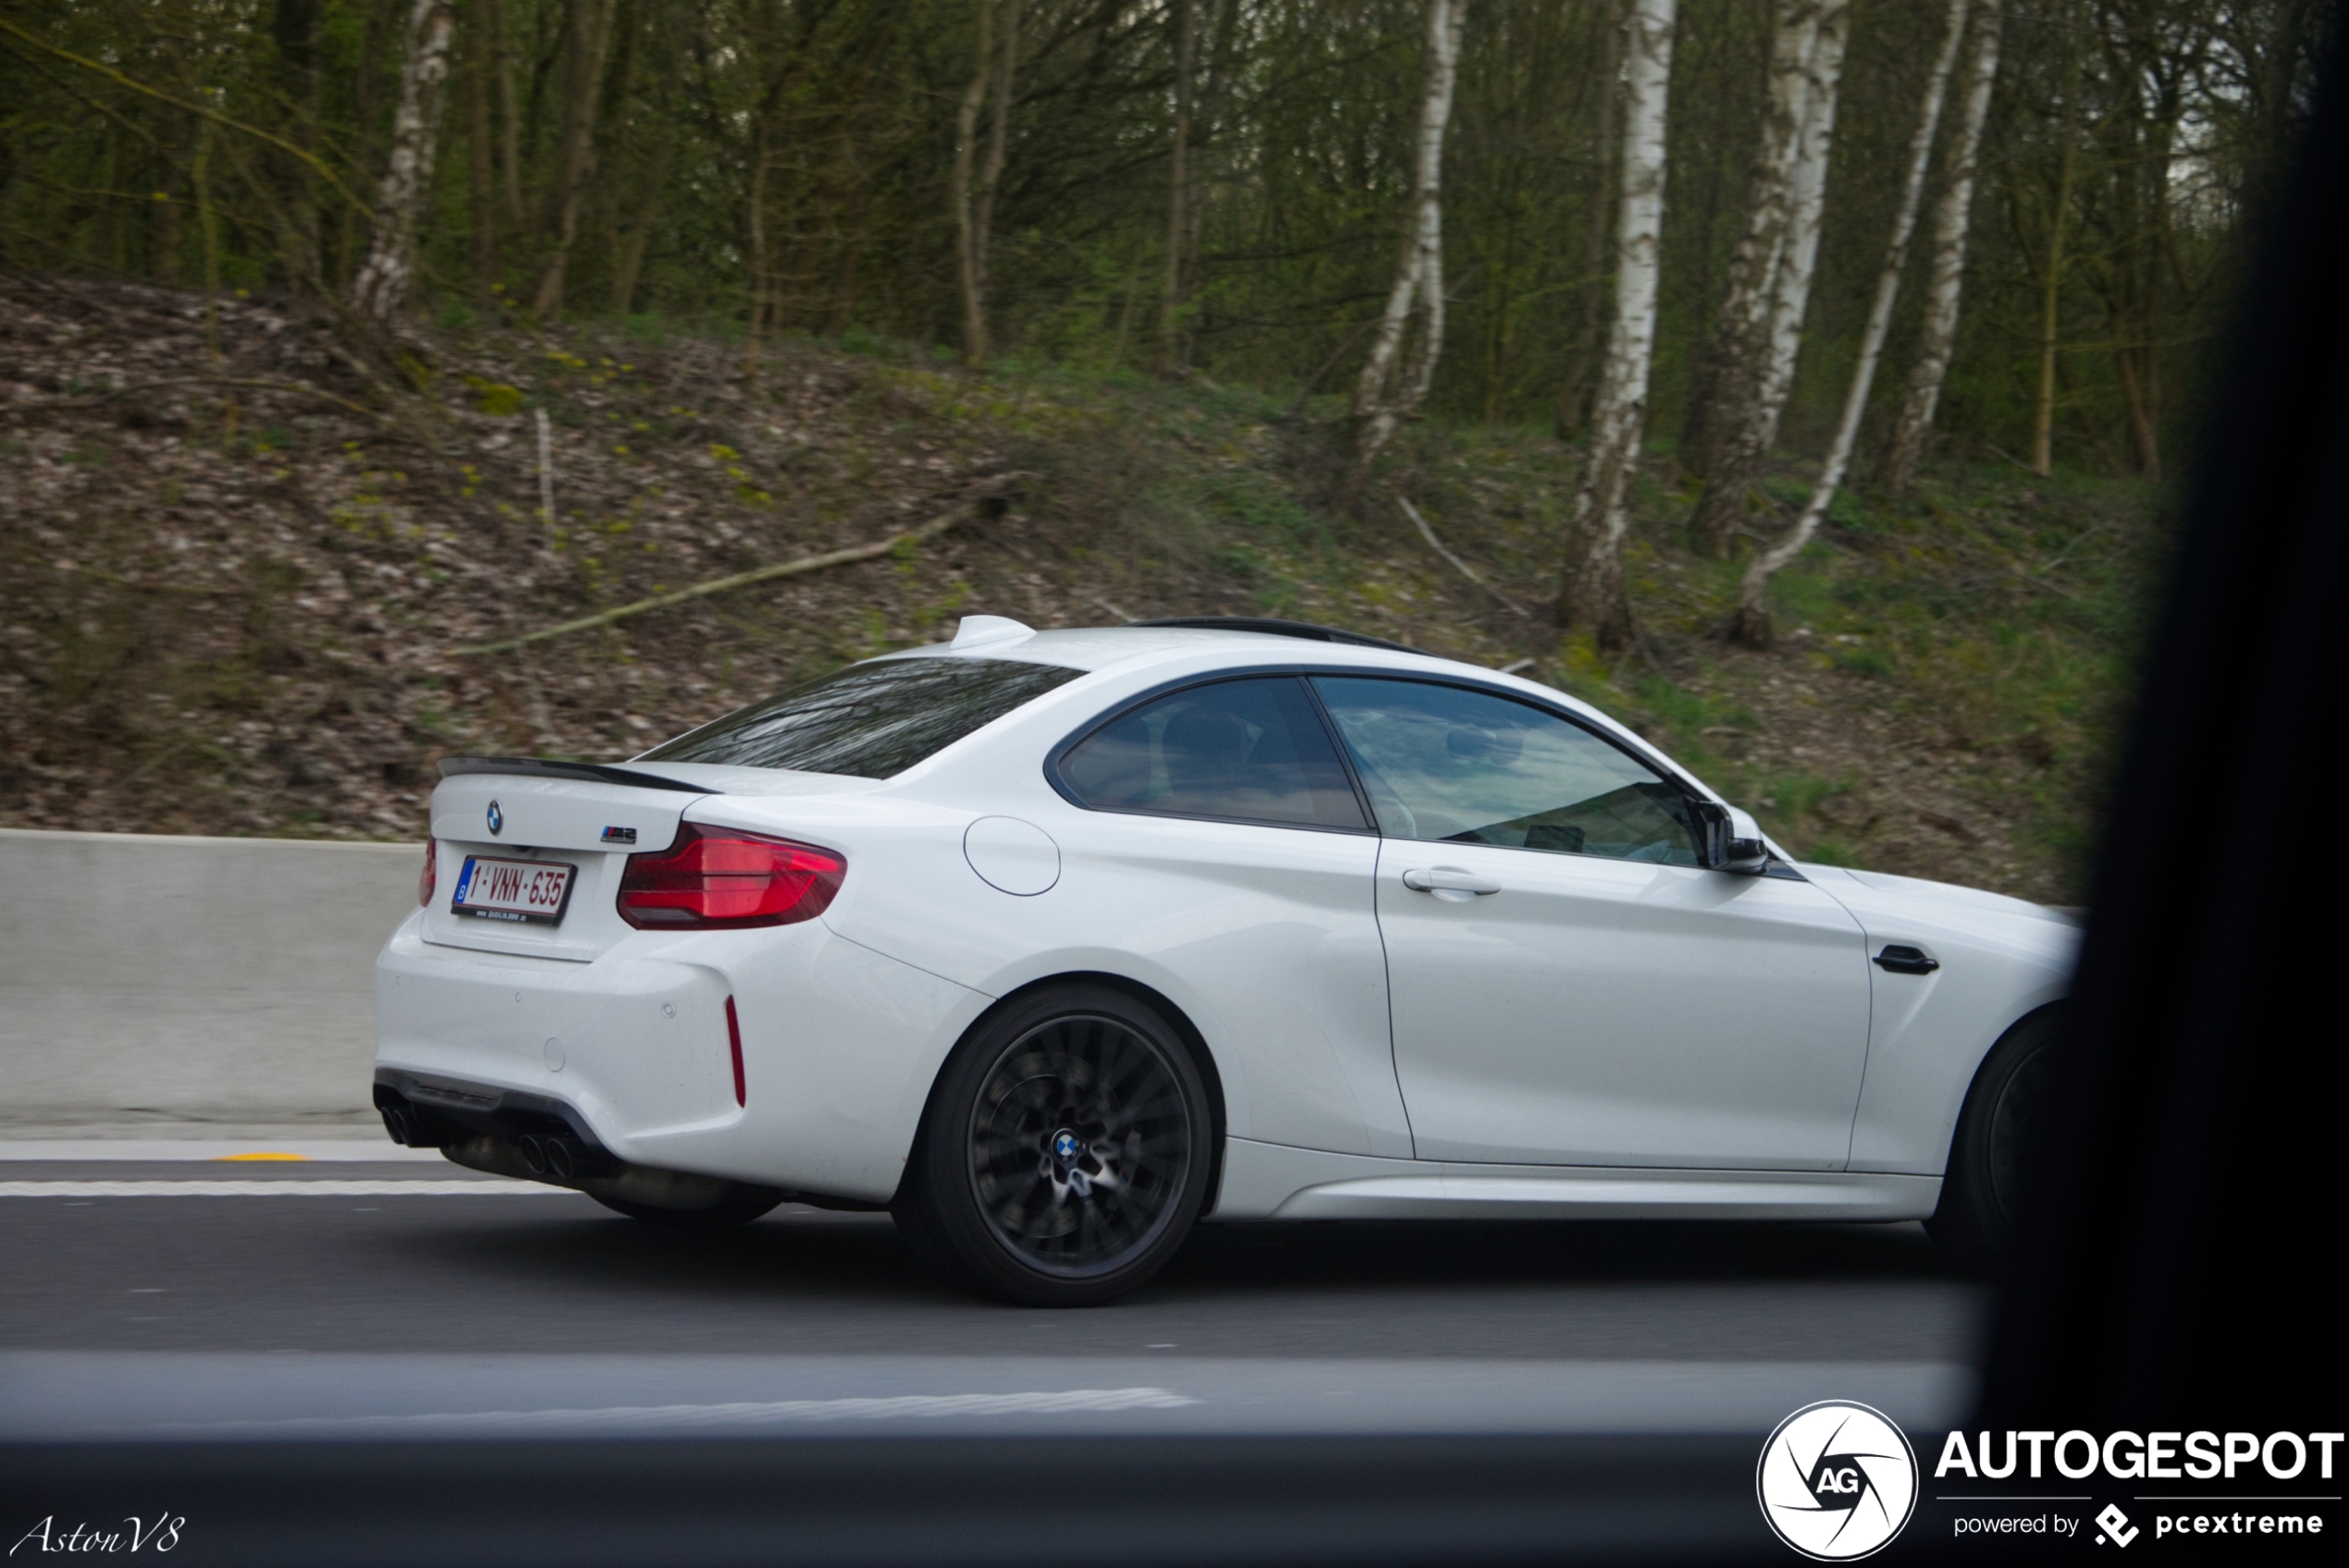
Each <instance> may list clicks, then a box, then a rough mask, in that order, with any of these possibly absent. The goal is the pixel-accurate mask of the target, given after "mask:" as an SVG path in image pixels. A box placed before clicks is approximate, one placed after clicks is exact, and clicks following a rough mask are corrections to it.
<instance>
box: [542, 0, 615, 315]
mask: <svg viewBox="0 0 2349 1568" xmlns="http://www.w3.org/2000/svg"><path fill="white" fill-rule="evenodd" d="M617 8H618V0H572V13H571V27H572V31H571V43H570V51H569V52H570V55H571V72H570V77H571V80H570V81H569V82H568V83H567V84H566V85H567V87H568V89H569V92H568V96H567V99H566V101H565V103H564V105H563V110H564V113H563V137H562V147H561V150H560V154H559V155H558V157H557V159H556V164H555V223H554V228H555V234H554V244H553V248H552V249H551V250H549V251H548V252H547V270H546V272H545V273H544V274H542V275H541V276H540V277H539V279H538V296H537V299H536V300H535V301H534V303H533V308H534V309H535V312H537V315H538V318H539V319H540V320H541V321H551V320H553V319H554V318H555V317H557V316H560V314H562V310H563V291H564V288H565V286H566V284H567V283H568V281H569V277H570V272H571V248H572V245H574V244H575V243H577V242H578V239H579V209H580V206H581V204H582V203H583V202H584V201H585V200H586V197H587V181H588V179H589V178H590V177H591V176H592V175H593V174H594V173H595V169H596V109H597V108H598V106H599V105H600V104H601V103H602V100H603V95H604V53H605V51H606V50H607V49H609V47H610V45H611V24H612V13H613V12H614V11H615V10H616V9H617Z"/></svg>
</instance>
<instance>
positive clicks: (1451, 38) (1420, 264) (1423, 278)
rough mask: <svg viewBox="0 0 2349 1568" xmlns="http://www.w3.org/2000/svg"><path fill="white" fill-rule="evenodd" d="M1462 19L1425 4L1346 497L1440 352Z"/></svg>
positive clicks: (1409, 409)
mask: <svg viewBox="0 0 2349 1568" xmlns="http://www.w3.org/2000/svg"><path fill="white" fill-rule="evenodd" d="M1667 9H1668V7H1667ZM1467 20H1468V0H1428V7H1427V92H1426V93H1425V95H1424V96H1423V97H1422V98H1421V99H1420V133H1419V144H1418V156H1417V158H1416V160H1415V163H1414V166H1413V170H1412V177H1411V182H1412V183H1411V218H1410V221H1409V223H1408V225H1407V226H1406V227H1405V228H1404V231H1403V242H1402V245H1401V247H1400V249H1399V251H1397V253H1396V262H1395V287H1394V288H1392V289H1391V290H1389V291H1388V293H1387V297H1386V310H1385V312H1384V314H1383V315H1382V316H1381V317H1380V318H1379V326H1378V335H1377V337H1374V338H1372V339H1371V353H1370V358H1369V359H1368V360H1367V361H1364V363H1363V365H1362V374H1361V379H1360V380H1359V382H1357V383H1356V385H1355V389H1354V420H1355V425H1356V432H1357V434H1356V442H1355V451H1354V467H1353V472H1352V473H1351V475H1350V476H1349V477H1348V479H1347V491H1348V492H1349V494H1350V493H1352V492H1354V491H1357V490H1359V488H1360V485H1361V482H1362V480H1363V479H1364V478H1365V477H1366V476H1367V475H1368V474H1369V472H1370V467H1371V461H1372V460H1373V459H1376V458H1377V456H1378V454H1379V452H1380V450H1381V448H1383V447H1385V445H1386V443H1387V442H1388V441H1389V440H1390V439H1391V438H1392V437H1393V436H1394V435H1395V428H1396V425H1397V424H1398V423H1401V422H1402V421H1403V420H1405V419H1408V418H1409V417H1410V416H1411V415H1412V414H1413V413H1415V412H1416V411H1417V410H1418V409H1419V405H1420V399H1422V398H1425V397H1426V395H1427V388H1428V386H1429V384H1430V383H1431V382H1432V381H1433V379H1434V377H1435V361H1436V358H1437V356H1438V355H1439V354H1440V353H1442V351H1443V348H1444V132H1445V128H1446V127H1447V126H1448V125H1449V124H1450V123H1451V118H1452V84H1453V82H1454V80H1456V79H1457V75H1458V73H1459V65H1460V31H1461V29H1462V27H1463V26H1464V25H1465V24H1466V22H1467ZM1414 313H1416V314H1418V315H1419V317H1420V338H1419V342H1418V345H1417V346H1416V348H1415V349H1413V351H1412V353H1411V355H1410V356H1409V358H1408V361H1403V339H1404V335H1405V331H1406V329H1407V328H1408V326H1409V325H1410V321H1411V317H1412V316H1413V314H1414ZM1398 361H1403V362H1402V363H1401V364H1400V365H1399V367H1398ZM1390 382H1393V383H1395V385H1394V386H1390V385H1389V383H1390Z"/></svg>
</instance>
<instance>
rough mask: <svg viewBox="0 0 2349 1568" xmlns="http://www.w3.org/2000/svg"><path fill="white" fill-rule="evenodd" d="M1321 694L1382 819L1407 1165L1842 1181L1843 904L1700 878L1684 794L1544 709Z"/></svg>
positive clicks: (1849, 949)
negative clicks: (1650, 1170)
mask: <svg viewBox="0 0 2349 1568" xmlns="http://www.w3.org/2000/svg"><path fill="white" fill-rule="evenodd" d="M1314 684H1315V687H1316V689H1317V691H1318V692H1320V694H1321V696H1322V702H1323V704H1324V705H1325V707H1326V709H1327V711H1328V712H1329V714H1330V716H1331V717H1332V718H1333V719H1334V722H1335V725H1336V728H1337V729H1338V731H1339V733H1340V735H1341V736H1342V737H1343V739H1344V741H1345V744H1346V746H1347V749H1348V751H1349V752H1350V753H1351V755H1352V758H1353V761H1354V764H1355V766H1356V769H1357V772H1358V774H1359V777H1360V778H1361V780H1362V783H1363V785H1364V788H1365V790H1367V792H1368V793H1369V795H1370V797H1371V805H1372V807H1373V809H1374V810H1375V812H1376V813H1377V816H1378V823H1379V829H1380V832H1381V835H1382V838H1383V842H1382V845H1381V849H1380V854H1379V866H1378V874H1377V896H1376V907H1377V911H1378V920H1379V927H1380V931H1381V935H1382V937H1384V942H1385V946H1386V960H1387V977H1388V990H1389V998H1390V1007H1391V1010H1392V1018H1393V1028H1394V1035H1395V1065H1396V1076H1397V1078H1398V1079H1399V1081H1400V1083H1401V1084H1402V1090H1403V1099H1404V1103H1405V1105H1406V1107H1407V1108H1408V1111H1409V1115H1410V1119H1411V1129H1412V1135H1413V1141H1414V1144H1415V1146H1416V1152H1417V1154H1418V1156H1419V1158H1422V1159H1445V1160H1474V1161H1496V1162H1507V1163H1538V1164H1561V1165H1637V1166H1677V1167H1698V1168H1714V1169H1722V1168H1744V1169H1769V1170H1835V1169H1840V1168H1841V1167H1842V1166H1843V1164H1844V1163H1845V1161H1846V1158H1847V1157H1848V1155H1849V1152H1850V1148H1851V1121H1852V1115H1853V1111H1854V1109H1855V1107H1856V1105H1857V1103H1858V1099H1859V1093H1860V1075H1861V1070H1862V1067H1863V1064H1864V1062H1865V1060H1866V1054H1867V1038H1868V972H1867V962H1866V952H1865V947H1864V937H1863V933H1862V932H1861V930H1860V927H1859V925H1858V924H1857V923H1856V922H1855V921H1853V920H1852V919H1851V916H1850V915H1849V914H1848V913H1845V912H1844V910H1843V908H1842V906H1840V905H1839V904H1838V903H1837V902H1836V901H1835V900H1832V899H1830V898H1828V897H1827V896H1826V894H1824V893H1822V892H1821V891H1820V890H1819V889H1818V888H1814V887H1813V886H1812V885H1811V884H1810V883H1808V882H1805V881H1803V880H1802V879H1800V877H1799V876H1794V875H1792V874H1791V868H1787V869H1786V871H1785V872H1783V873H1781V874H1779V875H1771V876H1740V875H1733V874H1730V873H1728V872H1721V871H1712V870H1706V869H1703V868H1701V867H1700V866H1699V865H1698V864H1697V857H1696V853H1695V838H1694V835H1693V831H1692V825H1691V817H1690V814H1689V811H1688V803H1687V796H1686V795H1685V793H1684V792H1683V791H1682V790H1681V789H1680V788H1679V786H1678V785H1676V784H1674V783H1673V782H1671V781H1670V780H1668V779H1666V778H1664V777H1663V776H1661V775H1660V774H1659V773H1657V772H1656V771H1655V770H1654V769H1653V768H1651V767H1649V766H1647V765H1646V764H1645V763H1643V762H1642V761H1641V760H1640V759H1638V758H1637V757H1635V756H1633V755H1632V754H1631V753H1630V752H1628V751H1626V750H1625V749H1623V748H1622V747H1620V746H1617V744H1615V743H1614V742H1612V741H1608V740H1606V739H1605V738H1603V737H1601V736H1600V735H1599V734H1597V733H1596V732H1594V731H1593V730H1592V729H1586V728H1584V727H1583V726H1581V725H1580V724H1577V723H1575V722H1574V721H1572V720H1570V719H1568V718H1566V717H1561V716H1560V715H1558V714H1556V713H1553V712H1551V711H1549V710H1547V709H1543V708H1540V707H1536V706H1534V705H1533V704H1530V703H1523V702H1519V701H1517V700H1515V699H1512V698H1508V697H1504V696H1501V695H1498V694H1495V693H1492V692H1478V691H1472V690H1470V689H1468V688H1465V687H1459V686H1452V685H1445V684H1439V683H1434V682H1429V681H1420V680H1402V679H1376V678H1354V677H1347V678H1335V677H1320V678H1316V680H1315V682H1314Z"/></svg>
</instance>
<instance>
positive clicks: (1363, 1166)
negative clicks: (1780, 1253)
mask: <svg viewBox="0 0 2349 1568" xmlns="http://www.w3.org/2000/svg"><path fill="white" fill-rule="evenodd" d="M1940 1195H1941V1179H1940V1178H1939V1177H1937V1176H1905V1175H1896V1174H1888V1173H1880V1172H1873V1171H1842V1170H1816V1171H1814V1170H1657V1169H1649V1168H1644V1167H1642V1168H1598V1167H1590V1166H1556V1165H1467V1164H1455V1163H1445V1162H1438V1161H1434V1160H1403V1159H1373V1158H1365V1157H1363V1156H1359V1155H1337V1154H1324V1153H1321V1152H1318V1151H1315V1150H1310V1149H1293V1148H1286V1147H1283V1146H1281V1145H1273V1144H1258V1143H1254V1142H1251V1141H1250V1140H1248V1139H1245V1138H1234V1139H1231V1140H1229V1144H1228V1147H1227V1150H1226V1152H1225V1155H1224V1192H1223V1197H1222V1201H1221V1202H1220V1203H1218V1204H1217V1206H1216V1210H1215V1215H1214V1218H1215V1219H1846V1220H1895V1219H1925V1218H1926V1217H1927V1216H1929V1215H1931V1214H1932V1213H1933V1209H1934V1206H1935V1204H1936V1203H1937V1202H1938V1201H1939V1199H1940Z"/></svg>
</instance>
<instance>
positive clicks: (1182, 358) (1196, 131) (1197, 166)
mask: <svg viewBox="0 0 2349 1568" xmlns="http://www.w3.org/2000/svg"><path fill="white" fill-rule="evenodd" d="M1238 17H1239V7H1238V6H1236V5H1235V4H1233V0H1215V22H1214V26H1213V28H1212V30H1211V31H1212V33H1213V36H1214V42H1213V43H1212V44H1211V46H1210V53H1209V55H1208V67H1207V86H1206V89H1205V90H1204V91H1202V92H1200V93H1199V98H1198V101H1197V102H1196V103H1195V104H1193V105H1192V108H1191V147H1190V151H1189V153H1187V155H1186V162H1185V164H1184V175H1185V181H1184V183H1185V186H1186V189H1185V190H1184V192H1183V280H1182V294H1181V297H1180V299H1179V300H1177V301H1176V304H1177V307H1178V323H1179V325H1177V327H1176V329H1175V333H1176V343H1175V364H1176V366H1177V367H1178V368H1182V369H1187V368H1188V367H1189V365H1190V362H1191V349H1192V346H1193V344H1195V343H1196V342H1197V341H1198V337H1199V324H1198V322H1197V321H1196V320H1195V319H1193V318H1192V317H1191V316H1189V315H1187V314H1184V313H1181V310H1180V307H1183V306H1187V305H1188V304H1189V303H1190V302H1191V300H1192V299H1193V297H1195V296H1196V295H1197V294H1198V293H1199V234H1200V230H1201V226H1202V223H1203V220H1204V219H1205V217H1206V215H1207V200H1206V194H1205V187H1206V183H1207V153H1208V149H1209V148H1210V147H1211V146H1212V145H1213V143H1214V138H1215V116H1216V115H1217V114H1218V112H1220V111H1221V109H1222V108H1223V104H1224V88H1225V85H1226V84H1227V82H1228V81H1229V80H1230V78H1231V67H1232V46H1233V42H1234V39H1235V37H1236V22H1237V20H1238Z"/></svg>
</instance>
